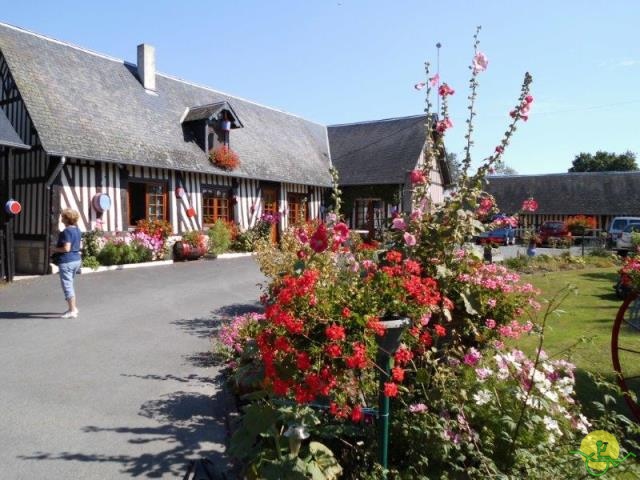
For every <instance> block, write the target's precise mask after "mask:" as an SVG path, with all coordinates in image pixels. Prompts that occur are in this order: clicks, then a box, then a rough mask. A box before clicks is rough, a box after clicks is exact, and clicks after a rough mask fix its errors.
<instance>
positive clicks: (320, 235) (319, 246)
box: [309, 223, 329, 253]
mask: <svg viewBox="0 0 640 480" xmlns="http://www.w3.org/2000/svg"><path fill="white" fill-rule="evenodd" d="M309 246H310V247H311V249H312V250H313V251H314V252H316V253H322V252H324V251H325V250H326V249H327V247H328V246H329V236H328V234H327V226H326V225H325V224H324V223H321V224H320V225H318V228H317V229H316V231H315V232H314V233H313V235H312V236H311V239H310V240H309Z"/></svg>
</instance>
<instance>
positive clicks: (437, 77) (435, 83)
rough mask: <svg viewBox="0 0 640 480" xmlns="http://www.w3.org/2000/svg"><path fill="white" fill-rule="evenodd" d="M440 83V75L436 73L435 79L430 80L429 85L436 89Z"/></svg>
mask: <svg viewBox="0 0 640 480" xmlns="http://www.w3.org/2000/svg"><path fill="white" fill-rule="evenodd" d="M439 81H440V74H439V73H436V74H435V75H434V76H433V77H431V78H430V79H429V83H430V84H431V86H432V87H435V86H436V85H437V84H438V82H439Z"/></svg>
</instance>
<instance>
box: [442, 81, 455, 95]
mask: <svg viewBox="0 0 640 480" xmlns="http://www.w3.org/2000/svg"><path fill="white" fill-rule="evenodd" d="M454 93H456V91H455V90H454V89H453V88H451V87H450V86H449V85H447V84H446V83H443V84H442V85H440V88H439V89H438V94H439V95H440V96H441V97H446V96H447V95H453V94H454Z"/></svg>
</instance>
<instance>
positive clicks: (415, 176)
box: [410, 170, 427, 185]
mask: <svg viewBox="0 0 640 480" xmlns="http://www.w3.org/2000/svg"><path fill="white" fill-rule="evenodd" d="M410 178H411V183H413V184H414V185H422V184H423V183H425V182H426V181H427V179H426V178H425V176H424V172H423V171H422V170H412V171H411V174H410Z"/></svg>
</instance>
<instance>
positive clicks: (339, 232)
mask: <svg viewBox="0 0 640 480" xmlns="http://www.w3.org/2000/svg"><path fill="white" fill-rule="evenodd" d="M333 238H334V240H335V241H336V242H338V243H342V242H344V241H345V240H348V239H349V227H347V224H346V223H343V222H340V223H336V224H335V226H334V227H333Z"/></svg>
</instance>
